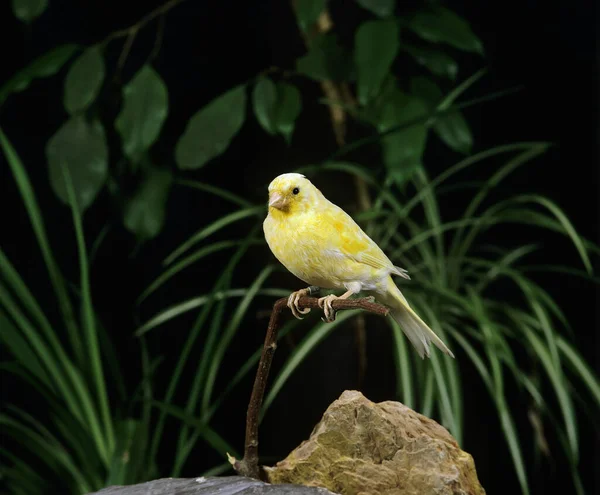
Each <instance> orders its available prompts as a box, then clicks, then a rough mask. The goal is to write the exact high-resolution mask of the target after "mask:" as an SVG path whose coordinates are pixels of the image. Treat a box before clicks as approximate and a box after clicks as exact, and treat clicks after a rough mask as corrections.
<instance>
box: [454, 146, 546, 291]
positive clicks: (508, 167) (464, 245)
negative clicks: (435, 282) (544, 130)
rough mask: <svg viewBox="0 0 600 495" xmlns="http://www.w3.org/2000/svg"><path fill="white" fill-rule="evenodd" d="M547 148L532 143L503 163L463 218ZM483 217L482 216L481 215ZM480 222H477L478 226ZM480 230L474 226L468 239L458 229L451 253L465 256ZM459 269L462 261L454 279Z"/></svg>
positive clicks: (473, 200)
mask: <svg viewBox="0 0 600 495" xmlns="http://www.w3.org/2000/svg"><path fill="white" fill-rule="evenodd" d="M546 150H547V146H545V145H532V147H531V148H530V149H527V150H525V151H523V152H521V153H519V154H518V155H517V156H516V157H514V158H513V159H511V160H509V161H508V162H507V163H506V164H505V165H503V166H502V167H501V168H500V169H499V170H498V171H497V172H496V173H495V174H494V175H493V176H492V177H490V178H489V179H488V181H487V182H486V185H485V187H484V188H482V189H481V190H480V191H479V192H478V193H477V194H476V195H475V197H474V198H473V199H472V200H471V201H470V202H469V205H468V206H467V208H466V210H465V212H464V214H463V215H462V218H463V219H466V220H469V219H472V218H473V216H474V214H475V212H476V210H477V208H478V207H479V205H480V204H481V203H482V202H483V201H484V200H485V198H486V197H487V196H488V194H489V193H490V192H491V191H492V190H493V189H494V188H495V187H496V186H498V184H500V182H501V181H502V180H503V179H505V178H506V177H507V176H508V175H509V174H510V173H511V172H513V171H514V170H516V169H517V168H518V167H520V166H522V165H524V164H526V163H529V162H530V161H531V160H533V159H534V158H536V157H538V156H540V155H541V154H543V153H545V151H546ZM480 218H482V217H480ZM477 226H478V224H475V227H477ZM477 232H478V229H477V228H472V229H471V230H470V231H469V233H468V234H467V236H466V239H464V240H463V233H464V228H461V229H459V230H457V232H456V233H455V234H454V237H453V239H452V242H451V245H450V249H449V255H450V256H451V257H453V258H455V259H460V258H461V257H463V256H465V254H466V252H467V251H468V249H469V247H470V246H471V244H472V242H473V240H474V238H475V236H476V234H477ZM459 271H460V263H457V264H455V266H454V271H453V280H458V279H459Z"/></svg>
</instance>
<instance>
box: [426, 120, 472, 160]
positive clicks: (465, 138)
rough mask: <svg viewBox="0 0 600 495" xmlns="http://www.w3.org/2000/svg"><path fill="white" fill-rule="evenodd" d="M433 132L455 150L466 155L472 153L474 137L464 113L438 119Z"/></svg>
mask: <svg viewBox="0 0 600 495" xmlns="http://www.w3.org/2000/svg"><path fill="white" fill-rule="evenodd" d="M433 130H434V131H435V133H436V134H437V135H438V136H439V137H440V139H441V140H442V141H444V143H446V144H447V145H448V146H449V147H450V148H452V149H453V150H455V151H459V152H461V153H465V154H468V153H470V152H471V149H472V148H473V135H472V134H471V129H470V128H469V124H468V123H467V121H466V120H465V118H464V117H463V115H462V113H460V112H453V113H449V114H447V115H445V116H444V117H443V118H440V119H437V120H436V121H435V124H434V125H433Z"/></svg>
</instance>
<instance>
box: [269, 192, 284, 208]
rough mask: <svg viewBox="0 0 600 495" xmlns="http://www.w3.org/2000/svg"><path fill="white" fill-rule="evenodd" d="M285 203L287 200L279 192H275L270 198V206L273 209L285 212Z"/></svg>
mask: <svg viewBox="0 0 600 495" xmlns="http://www.w3.org/2000/svg"><path fill="white" fill-rule="evenodd" d="M285 203H286V201H285V198H284V197H283V196H282V195H281V194H279V193H277V192H274V193H273V194H271V195H270V196H269V206H272V207H273V208H277V209H278V210H283V209H284V208H285Z"/></svg>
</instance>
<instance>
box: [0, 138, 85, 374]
mask: <svg viewBox="0 0 600 495" xmlns="http://www.w3.org/2000/svg"><path fill="white" fill-rule="evenodd" d="M0 146H1V147H2V149H3V151H4V155H5V156H6V160H7V162H8V164H9V166H10V168H11V170H12V174H13V176H14V178H15V182H16V183H17V186H18V188H19V192H20V194H21V198H22V199H23V204H24V205H25V209H26V210H27V214H28V216H29V220H30V222H31V226H32V228H33V232H34V234H35V237H36V239H37V243H38V247H39V248H40V251H41V252H42V257H43V258H44V262H45V264H46V268H47V270H48V273H49V275H50V282H51V283H52V287H53V288H54V292H55V295H56V298H57V300H58V304H59V308H60V310H61V313H62V315H63V319H64V323H65V326H66V328H67V330H68V333H69V338H70V340H71V345H72V347H73V352H74V353H75V358H76V361H77V362H78V363H83V362H84V352H83V351H84V350H83V346H82V343H81V337H80V335H79V331H78V329H77V325H76V323H75V316H74V313H73V307H72V305H71V301H70V300H69V296H68V294H67V288H66V285H65V283H64V280H63V277H62V274H61V272H60V270H59V268H58V264H57V263H56V260H55V259H54V255H53V254H52V250H51V248H50V243H49V242H48V237H47V235H46V229H45V227H44V220H43V217H42V214H41V212H40V208H39V206H38V204H37V200H36V198H35V193H34V192H33V187H32V186H31V183H30V182H29V178H28V176H27V172H26V170H25V167H24V166H23V163H22V162H21V159H20V158H19V156H18V155H17V152H16V151H15V149H14V148H13V147H12V145H11V143H10V141H9V140H8V138H7V137H6V135H5V134H4V132H3V131H2V129H0Z"/></svg>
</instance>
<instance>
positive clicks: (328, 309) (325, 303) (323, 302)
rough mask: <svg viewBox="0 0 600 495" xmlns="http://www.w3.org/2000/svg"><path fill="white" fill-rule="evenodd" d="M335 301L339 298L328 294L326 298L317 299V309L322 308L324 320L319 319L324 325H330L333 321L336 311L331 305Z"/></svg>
mask: <svg viewBox="0 0 600 495" xmlns="http://www.w3.org/2000/svg"><path fill="white" fill-rule="evenodd" d="M336 299H340V298H339V297H338V296H336V295H335V294H329V295H328V296H325V297H320V298H319V301H318V303H319V308H322V309H323V312H324V313H325V318H321V319H322V320H323V321H324V322H326V323H332V322H333V321H335V315H336V311H335V309H333V308H332V306H331V304H332V303H333V301H335V300H336Z"/></svg>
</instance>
